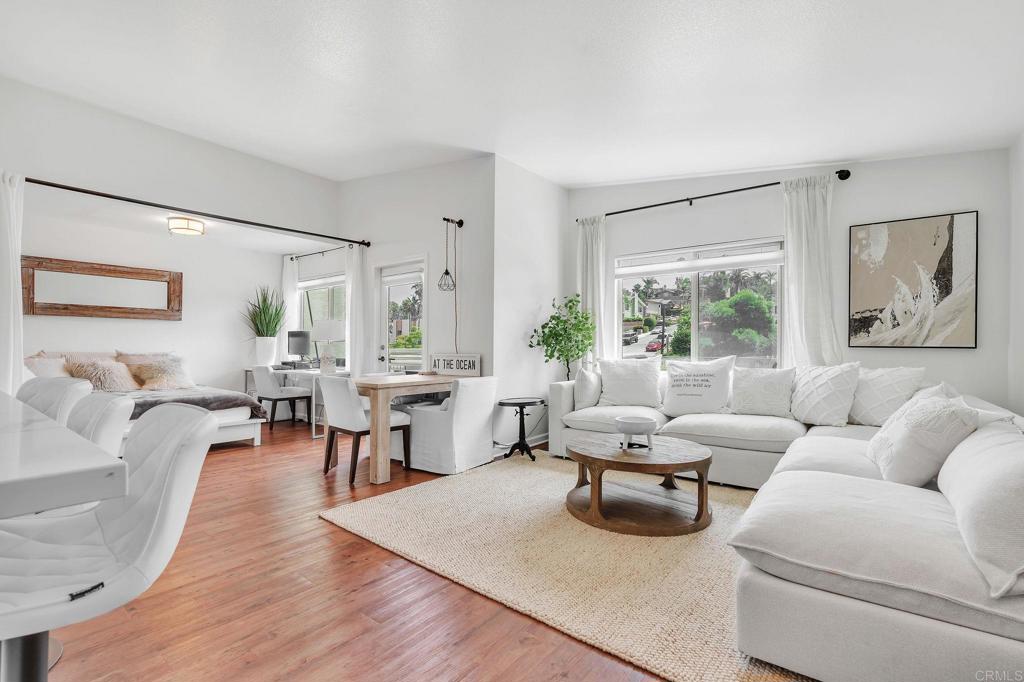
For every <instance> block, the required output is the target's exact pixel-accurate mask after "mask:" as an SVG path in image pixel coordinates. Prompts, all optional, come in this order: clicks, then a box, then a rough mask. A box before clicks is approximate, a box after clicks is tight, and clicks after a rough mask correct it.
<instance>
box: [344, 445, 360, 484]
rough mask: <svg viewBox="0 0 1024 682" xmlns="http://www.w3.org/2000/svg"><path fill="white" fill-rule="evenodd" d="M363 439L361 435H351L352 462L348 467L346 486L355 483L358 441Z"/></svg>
mask: <svg viewBox="0 0 1024 682" xmlns="http://www.w3.org/2000/svg"><path fill="white" fill-rule="evenodd" d="M362 437H363V435H362V434H361V433H354V434H352V461H351V462H349V465H348V484H349V485H354V484H355V482H356V465H357V464H359V440H360V439H361V438H362Z"/></svg>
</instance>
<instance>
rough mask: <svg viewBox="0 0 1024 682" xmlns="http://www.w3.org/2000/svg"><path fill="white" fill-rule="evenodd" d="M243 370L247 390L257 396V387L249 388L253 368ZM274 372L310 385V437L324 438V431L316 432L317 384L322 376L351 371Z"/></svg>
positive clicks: (300, 384) (295, 383) (343, 375)
mask: <svg viewBox="0 0 1024 682" xmlns="http://www.w3.org/2000/svg"><path fill="white" fill-rule="evenodd" d="M243 372H244V374H245V392H246V393H248V394H249V395H252V396H253V397H255V395H254V394H255V392H256V391H255V388H254V389H253V390H252V391H250V390H249V377H250V376H252V370H251V369H249V368H248V367H247V368H246V369H245V370H243ZM274 374H275V375H277V376H280V377H283V378H284V381H285V383H286V384H287V382H288V379H291V380H292V385H294V386H306V387H309V389H310V391H311V392H312V394H313V400H312V405H310V408H309V411H310V412H311V413H312V414H308V415H306V416H307V417H308V418H309V430H310V437H311V438H312V439H313V440H316V439H318V438H323V437H324V434H323V433H317V432H316V400H317V395H316V392H317V385H318V384H319V383H320V377H322V376H329V377H331V376H333V377H347V376H349V373H348V372H347V371H339V372H336V373H335V374H327V375H324V374H321V373H320V370H319V369H275V370H274Z"/></svg>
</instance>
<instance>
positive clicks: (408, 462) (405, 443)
mask: <svg viewBox="0 0 1024 682" xmlns="http://www.w3.org/2000/svg"><path fill="white" fill-rule="evenodd" d="M401 431H402V455H403V456H404V458H405V468H406V470H408V469H411V468H412V443H410V442H409V433H410V431H409V427H408V426H403V427H402V429H401Z"/></svg>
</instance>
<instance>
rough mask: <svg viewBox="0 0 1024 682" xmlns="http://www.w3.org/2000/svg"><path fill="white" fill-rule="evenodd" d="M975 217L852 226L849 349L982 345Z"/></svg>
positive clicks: (962, 215) (964, 214) (950, 215)
mask: <svg viewBox="0 0 1024 682" xmlns="http://www.w3.org/2000/svg"><path fill="white" fill-rule="evenodd" d="M977 279H978V212H977V211H964V212H962V213H946V214H943V215H935V216H925V217H923V218H906V219H902V220H891V221H888V222H882V223H869V224H866V225H852V226H850V308H849V346H850V347H878V348H924V347H931V348H977V347H978V286H977Z"/></svg>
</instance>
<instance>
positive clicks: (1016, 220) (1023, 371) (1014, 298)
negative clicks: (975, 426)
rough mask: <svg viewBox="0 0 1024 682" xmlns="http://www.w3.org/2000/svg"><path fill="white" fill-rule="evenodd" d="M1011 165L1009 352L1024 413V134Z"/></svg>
mask: <svg viewBox="0 0 1024 682" xmlns="http://www.w3.org/2000/svg"><path fill="white" fill-rule="evenodd" d="M1009 165H1010V207H1011V219H1012V221H1011V240H1010V263H1011V264H1012V265H1011V268H1010V279H1009V288H1010V292H1011V294H1010V295H1011V299H1010V307H1009V309H1008V311H1007V318H1009V325H1010V345H1009V348H1008V349H1007V363H1008V370H1009V371H1008V376H1009V394H1010V395H1009V405H1008V407H1010V408H1011V409H1013V411H1014V412H1018V413H1024V267H1021V264H1022V263H1024V134H1022V135H1021V136H1020V137H1018V138H1017V140H1016V142H1014V144H1013V146H1012V147H1011V148H1010V152H1009Z"/></svg>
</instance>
